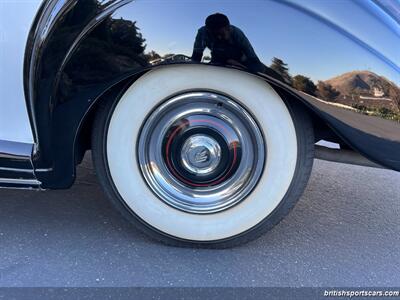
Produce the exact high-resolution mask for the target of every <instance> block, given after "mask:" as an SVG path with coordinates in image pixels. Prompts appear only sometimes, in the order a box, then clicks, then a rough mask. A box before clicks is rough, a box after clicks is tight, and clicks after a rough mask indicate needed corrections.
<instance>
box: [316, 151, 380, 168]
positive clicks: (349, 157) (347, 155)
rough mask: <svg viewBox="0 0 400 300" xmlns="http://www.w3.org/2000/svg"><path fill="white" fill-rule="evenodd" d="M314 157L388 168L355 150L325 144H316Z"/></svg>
mask: <svg viewBox="0 0 400 300" xmlns="http://www.w3.org/2000/svg"><path fill="white" fill-rule="evenodd" d="M314 157H315V158H318V159H322V160H327V161H332V162H338V163H344V164H350V165H358V166H365V167H372V168H379V169H386V168H385V167H384V166H381V165H379V164H377V163H374V162H372V161H370V160H369V159H367V158H365V157H364V156H362V155H361V154H359V153H357V152H355V151H353V150H347V149H332V148H328V147H324V146H319V145H315V154H314Z"/></svg>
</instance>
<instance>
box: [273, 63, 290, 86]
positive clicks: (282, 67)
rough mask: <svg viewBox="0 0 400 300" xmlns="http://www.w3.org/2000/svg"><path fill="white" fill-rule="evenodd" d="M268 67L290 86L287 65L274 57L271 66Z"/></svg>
mask: <svg viewBox="0 0 400 300" xmlns="http://www.w3.org/2000/svg"><path fill="white" fill-rule="evenodd" d="M270 67H271V69H272V70H274V71H275V72H277V73H278V74H279V75H281V76H282V77H283V79H284V80H285V81H286V82H287V83H289V84H292V77H291V76H290V74H289V68H288V65H287V63H285V62H284V61H283V60H281V59H280V58H277V57H274V58H273V59H272V64H271V66H270Z"/></svg>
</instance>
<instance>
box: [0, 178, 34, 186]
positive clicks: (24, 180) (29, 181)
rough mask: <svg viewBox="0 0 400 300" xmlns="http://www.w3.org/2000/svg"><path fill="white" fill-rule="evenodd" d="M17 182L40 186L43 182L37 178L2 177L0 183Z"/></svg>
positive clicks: (17, 183) (18, 183)
mask: <svg viewBox="0 0 400 300" xmlns="http://www.w3.org/2000/svg"><path fill="white" fill-rule="evenodd" d="M4 183H5V184H16V185H29V186H40V185H41V182H40V181H38V180H36V179H11V178H0V184H4Z"/></svg>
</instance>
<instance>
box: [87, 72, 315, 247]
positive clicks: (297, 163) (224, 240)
mask: <svg viewBox="0 0 400 300" xmlns="http://www.w3.org/2000/svg"><path fill="white" fill-rule="evenodd" d="M182 67H183V66H179V67H175V71H176V70H177V69H179V72H183V71H182ZM169 68H171V67H169ZM192 68H193V67H192ZM203 68H204V70H207V71H208V70H211V69H210V68H213V70H212V72H214V71H217V68H215V67H209V66H203ZM218 69H221V68H218ZM196 70H198V71H196V72H200V70H199V67H197V68H196ZM204 70H202V71H204ZM218 71H219V70H218ZM225 71H226V70H224V71H223V72H225ZM155 72H157V70H156V71H155ZM229 72H239V71H236V70H235V71H231V70H229ZM241 73H242V72H241ZM226 74H227V73H226ZM243 75H244V77H241V78H249V77H250V76H252V75H249V74H240V76H243ZM144 76H146V75H144ZM240 76H239V77H240ZM144 79H146V78H144ZM254 79H255V81H259V83H261V79H258V78H256V77H253V78H252V80H254ZM142 81H143V80H142ZM135 84H136V86H135ZM138 84H142V82H141V81H140V79H139V80H138V81H137V82H135V83H134V84H133V85H132V86H131V87H130V88H129V89H128V90H127V91H126V92H125V93H124V94H123V95H122V97H120V98H119V101H115V102H114V103H111V102H110V103H109V104H108V105H107V106H108V107H107V108H105V109H104V111H105V113H103V118H102V120H100V121H98V122H96V123H98V125H97V126H98V127H102V129H101V130H100V131H101V132H102V134H101V138H100V139H99V138H97V139H96V140H97V143H95V144H97V146H96V145H94V147H93V148H94V153H95V154H94V159H95V157H96V158H97V159H95V165H96V168H97V165H101V166H102V167H100V169H99V172H98V173H100V174H101V175H104V176H101V177H103V181H104V183H103V184H102V185H103V186H105V188H106V191H107V193H108V194H109V195H110V196H111V198H112V199H114V201H113V202H114V204H115V205H116V206H117V208H118V209H119V210H120V211H121V212H122V213H123V214H124V215H125V216H126V217H128V219H129V220H130V221H132V222H134V223H135V224H136V225H139V227H140V228H141V229H142V230H144V231H146V232H147V233H149V234H151V235H152V236H153V237H155V238H157V239H158V240H162V241H164V242H168V243H170V244H171V243H172V244H178V245H180V246H182V245H191V246H193V245H197V246H204V245H206V246H218V247H225V246H230V245H233V244H237V243H241V242H243V241H246V240H249V239H252V238H254V236H258V235H259V234H261V233H262V232H264V231H266V230H268V229H269V228H271V227H272V226H273V225H274V224H276V223H277V222H279V220H280V219H281V218H282V217H283V216H284V215H286V214H287V212H288V211H289V210H290V208H291V207H293V205H294V203H295V202H296V200H297V198H298V197H299V196H300V194H301V192H302V190H303V189H304V185H305V184H304V182H306V180H300V179H301V177H303V179H304V178H305V179H308V176H309V172H308V175H307V174H305V173H304V171H303V172H299V168H303V167H306V170H309V169H310V167H309V166H302V164H304V161H303V160H302V159H300V158H301V157H302V156H304V155H303V153H306V152H307V151H306V149H307V147H305V145H307V144H308V145H309V144H310V143H311V138H310V137H307V136H301V135H299V130H298V128H295V127H296V126H295V124H297V123H299V120H296V119H298V113H296V112H295V110H298V109H299V108H296V106H293V105H287V106H286V105H285V104H283V105H284V106H285V108H286V109H287V113H288V115H289V116H290V118H292V119H293V121H292V119H291V120H290V122H287V121H288V120H286V124H287V123H289V124H291V126H292V128H291V130H292V131H293V134H294V136H295V137H296V139H295V141H294V143H295V145H294V147H296V151H297V152H296V157H294V161H293V158H292V164H293V165H292V174H291V180H290V181H289V182H288V184H287V186H286V187H285V189H284V190H283V191H282V194H281V196H280V197H279V201H277V203H276V204H275V205H274V206H273V207H272V209H270V210H269V212H268V213H264V215H262V217H260V216H259V217H258V219H256V220H254V222H253V223H252V224H250V225H249V226H247V228H244V229H243V230H242V229H240V231H238V232H233V234H228V235H226V236H219V237H218V236H215V235H214V236H213V238H212V239H207V238H204V237H202V239H200V240H198V239H196V240H195V239H193V238H190V236H184V235H183V236H179V235H177V234H175V233H173V234H171V232H168V231H165V230H163V227H162V226H161V227H160V225H159V224H157V226H154V224H149V223H150V222H148V221H145V220H144V219H146V218H145V217H143V215H140V213H139V214H137V213H136V210H135V209H132V206H131V205H128V204H127V202H126V201H125V200H124V198H123V196H122V195H121V193H120V191H119V189H118V187H117V186H116V184H115V181H114V179H113V176H112V172H111V171H110V167H109V160H108V150H109V149H108V138H107V136H108V132H109V126H110V123H111V122H112V119H113V116H115V112H116V109H118V106H119V105H120V103H123V102H121V101H124V99H126V95H129V92H130V91H131V90H134V89H135V88H136V87H137V85H138ZM262 84H263V85H264V86H265V87H266V88H268V89H269V92H270V93H271V94H270V95H272V94H274V97H279V96H278V95H277V94H276V92H275V91H274V90H273V89H272V87H270V86H269V85H268V84H266V83H265V82H262ZM221 86H223V84H222V85H221ZM177 92H178V91H177ZM222 92H225V93H226V91H222ZM228 94H229V92H228ZM124 97H125V98H124ZM236 98H237V97H236ZM279 99H280V101H282V99H281V98H280V97H279ZM161 100H162V99H160V101H161ZM239 100H241V99H239ZM242 102H244V101H242ZM282 103H283V102H282ZM158 104H159V103H155V102H153V103H151V104H149V109H146V111H147V114H145V115H148V114H149V113H151V111H152V109H154V108H155V107H156V106H157V105H158ZM242 104H243V105H244V106H246V107H248V105H246V103H242ZM250 112H251V113H253V111H252V110H251V109H250ZM255 112H256V113H255V115H256V116H255V117H256V119H257V120H258V121H259V113H258V116H257V112H258V111H257V110H256V111H255ZM303 114H304V112H303ZM144 121H145V117H143V120H142V123H143V122H144ZM302 122H303V123H304V124H305V125H307V122H308V123H309V121H308V120H307V119H304V118H303V120H302ZM136 125H137V124H136ZM297 125H298V124H297ZM297 127H298V126H297ZM137 130H138V131H139V129H137ZM303 135H304V134H303ZM138 136H139V135H138V134H137V136H136V138H135V144H136V139H137V137H138ZM267 147H268V136H267ZM292 147H293V145H292ZM99 148H100V149H102V150H101V151H96V149H99ZM308 148H309V147H308ZM268 149H269V147H268ZM269 150H270V149H269ZM135 151H136V150H135ZM99 152H102V153H99ZM96 153H97V154H96ZM134 153H135V155H136V152H134ZM267 155H271V153H270V152H268V154H267ZM96 160H97V161H98V162H100V164H99V163H96ZM99 160H100V161H99ZM134 161H135V162H136V163H137V160H136V158H135V159H134ZM308 161H309V160H308ZM308 165H310V163H309V162H308ZM135 168H136V169H137V172H140V170H139V168H138V166H137V164H136V165H135ZM114 170H115V168H114ZM300 171H301V170H300ZM268 172H269V169H268V156H267V163H266V164H265V170H264V173H268ZM306 173H307V172H306ZM299 174H300V178H299ZM265 175H266V174H264V175H263V176H265ZM267 175H270V174H267ZM270 176H271V175H270ZM114 178H115V171H114ZM137 178H138V177H137ZM138 180H139V179H138ZM134 184H135V186H137V185H141V186H143V187H146V188H147V189H148V192H149V193H147V194H145V195H143V194H141V195H140V194H138V195H136V196H135V197H134V198H136V199H142V201H146V200H145V199H146V198H147V199H148V197H153V198H154V199H156V200H157V201H158V204H159V205H161V206H165V207H166V208H167V209H168V210H171V209H173V208H171V207H170V206H168V205H167V204H165V203H164V202H162V201H161V200H159V199H158V198H157V197H156V196H155V195H154V194H152V192H151V190H150V188H149V187H148V186H147V184H146V182H145V181H144V179H143V177H142V176H140V181H139V182H135V183H134ZM117 185H118V183H117ZM262 185H265V182H263V181H262V179H260V184H259V185H257V187H256V188H255V189H259V188H260V186H262ZM298 190H300V191H301V192H297V191H298ZM252 195H253V194H252ZM125 196H126V195H125ZM249 197H250V196H249ZM246 201H248V199H245V200H244V201H242V202H241V203H239V204H238V205H237V206H235V207H234V209H235V210H236V211H237V212H236V215H232V214H231V216H230V219H231V220H237V219H238V218H241V217H242V216H241V213H242V208H241V206H243V204H245V203H246ZM168 210H167V211H168ZM173 210H175V211H176V209H173ZM228 211H229V210H228ZM222 213H223V214H224V213H226V212H222ZM179 214H186V215H188V214H187V213H184V212H181V211H179ZM218 214H219V213H216V214H212V217H215V216H216V215H217V217H219V216H218ZM189 215H190V214H189ZM163 216H164V217H170V216H168V215H167V214H164V215H163ZM193 216H194V217H196V215H190V217H191V218H192V217H193ZM160 217H162V215H161V216H158V217H157V218H160ZM198 217H200V218H203V217H204V216H198ZM206 217H209V216H206ZM226 220H228V219H226ZM170 221H171V219H170ZM200 222H206V223H209V222H208V220H206V221H200ZM225 222H226V221H225ZM180 225H182V224H180ZM213 226H214V228H218V226H217V227H216V226H215V225H212V226H211V227H210V228H213Z"/></svg>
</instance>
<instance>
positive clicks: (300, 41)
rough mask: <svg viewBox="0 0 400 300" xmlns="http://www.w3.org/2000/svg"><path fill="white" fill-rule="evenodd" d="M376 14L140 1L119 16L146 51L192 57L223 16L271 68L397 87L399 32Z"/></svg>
mask: <svg viewBox="0 0 400 300" xmlns="http://www.w3.org/2000/svg"><path fill="white" fill-rule="evenodd" d="M381 1H385V0H381ZM391 1H398V0H391ZM393 3H394V2H393ZM399 5H400V2H399ZM376 8H377V6H376V3H375V2H373V1H369V0H331V1H323V0H308V1H303V0H296V1H272V0H247V1H235V0H230V1H227V0H225V1H224V0H222V1H215V0H169V1H165V0H164V1H163V0H137V1H136V2H135V3H133V4H131V5H127V6H125V7H123V8H122V9H120V10H119V11H118V13H117V14H116V15H115V16H114V17H116V18H119V17H122V18H124V19H130V20H132V21H134V20H136V21H137V26H138V27H139V28H140V30H141V33H142V34H143V37H144V38H145V39H146V41H147V48H146V51H150V50H156V51H157V52H161V53H160V54H166V53H181V54H186V55H189V56H190V55H191V52H192V46H193V41H194V39H195V35H196V32H197V29H198V28H200V27H201V26H203V24H204V20H205V18H206V17H207V16H208V15H209V14H212V13H215V12H221V13H224V14H226V15H227V16H228V17H229V19H230V21H231V24H233V25H235V26H237V27H239V28H240V29H242V31H243V32H244V33H245V34H246V36H247V37H248V39H249V40H250V42H251V44H252V45H253V48H254V49H255V51H256V53H257V55H258V56H259V58H260V59H261V61H263V62H264V63H265V64H267V65H269V64H270V62H271V59H272V58H273V57H274V56H276V57H279V58H281V59H282V60H284V61H285V62H286V63H287V64H288V65H289V69H290V70H289V71H290V73H291V74H292V75H296V74H303V75H306V76H309V77H310V78H311V79H313V80H315V81H316V80H326V79H329V78H332V77H334V76H337V75H340V74H342V73H345V72H348V71H353V70H370V71H374V72H375V73H377V74H378V75H383V76H385V77H387V78H389V79H390V80H392V81H394V82H395V83H397V84H400V77H399V74H400V73H399V72H400V25H399V23H396V22H394V21H393V19H390V18H388V15H387V14H384V13H383V11H380V10H377V9H376ZM299 11H300V12H299ZM354 37H356V39H354ZM377 55H378V56H379V57H380V59H379V60H378V59H376V58H375V57H376V56H377ZM305 70H306V71H305Z"/></svg>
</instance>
